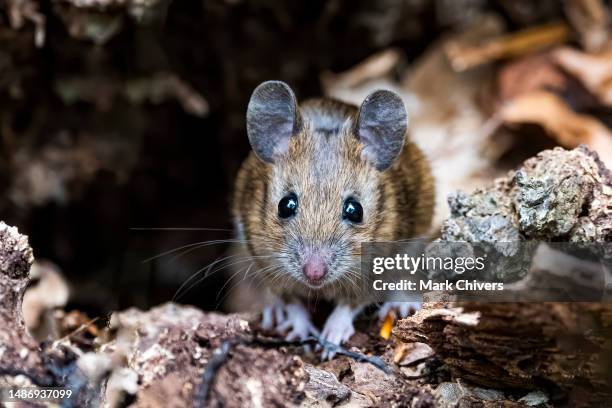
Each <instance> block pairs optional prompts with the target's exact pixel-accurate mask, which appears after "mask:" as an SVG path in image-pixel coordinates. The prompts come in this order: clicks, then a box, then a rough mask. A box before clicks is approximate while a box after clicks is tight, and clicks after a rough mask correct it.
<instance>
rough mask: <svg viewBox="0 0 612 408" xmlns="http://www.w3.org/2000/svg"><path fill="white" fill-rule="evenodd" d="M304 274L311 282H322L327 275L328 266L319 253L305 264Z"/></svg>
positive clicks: (312, 255) (311, 256)
mask: <svg viewBox="0 0 612 408" xmlns="http://www.w3.org/2000/svg"><path fill="white" fill-rule="evenodd" d="M302 272H303V273H304V276H306V279H308V280H309V281H310V282H313V283H317V282H320V281H321V280H322V279H323V278H324V277H325V275H327V264H326V262H325V259H324V258H323V256H322V255H321V254H319V253H314V254H311V255H310V256H309V257H308V258H307V259H306V261H305V262H304V267H303V268H302Z"/></svg>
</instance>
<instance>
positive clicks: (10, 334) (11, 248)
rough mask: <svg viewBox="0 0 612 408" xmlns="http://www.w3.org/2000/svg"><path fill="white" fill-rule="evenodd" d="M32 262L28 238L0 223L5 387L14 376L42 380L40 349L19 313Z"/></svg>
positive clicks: (0, 363)
mask: <svg viewBox="0 0 612 408" xmlns="http://www.w3.org/2000/svg"><path fill="white" fill-rule="evenodd" d="M33 262H34V255H33V253H32V248H30V246H29V244H28V237H27V236H25V235H21V234H20V233H19V231H17V228H15V227H10V226H8V225H6V224H5V223H4V222H2V221H0V299H2V307H0V327H2V330H0V378H2V376H8V377H7V378H5V379H6V380H7V381H8V383H9V385H10V384H11V379H12V378H14V376H16V375H18V374H24V373H27V376H30V377H38V378H42V377H43V376H45V372H44V371H45V370H44V369H43V363H42V359H41V354H40V348H39V347H38V343H37V342H36V341H35V340H34V339H33V338H32V337H30V335H29V334H28V333H27V331H26V327H25V324H24V321H23V313H22V309H21V302H22V300H23V295H24V292H25V289H26V286H27V284H28V281H29V271H30V266H31V265H32V263H33Z"/></svg>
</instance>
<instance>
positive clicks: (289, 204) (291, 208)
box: [278, 193, 298, 218]
mask: <svg viewBox="0 0 612 408" xmlns="http://www.w3.org/2000/svg"><path fill="white" fill-rule="evenodd" d="M297 209H298V199H297V196H296V195H295V193H289V194H287V195H286V196H284V197H283V198H282V199H281V200H280V201H279V202H278V216H279V217H281V218H289V217H293V216H294V215H295V213H296V212H297Z"/></svg>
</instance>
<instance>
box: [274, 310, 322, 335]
mask: <svg viewBox="0 0 612 408" xmlns="http://www.w3.org/2000/svg"><path fill="white" fill-rule="evenodd" d="M276 332H277V333H279V334H281V335H283V334H285V340H287V341H297V340H304V339H306V338H307V337H309V336H311V335H316V336H318V335H319V331H318V330H317V328H316V327H314V325H313V324H312V322H311V321H310V314H309V313H308V310H306V308H305V307H304V306H302V305H301V304H299V303H290V304H288V305H286V306H285V320H284V321H283V322H282V323H280V324H279V325H277V326H276Z"/></svg>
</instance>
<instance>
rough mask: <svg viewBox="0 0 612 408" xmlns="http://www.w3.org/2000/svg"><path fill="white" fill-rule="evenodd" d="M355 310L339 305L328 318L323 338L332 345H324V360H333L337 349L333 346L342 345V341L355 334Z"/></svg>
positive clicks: (322, 333) (322, 334)
mask: <svg viewBox="0 0 612 408" xmlns="http://www.w3.org/2000/svg"><path fill="white" fill-rule="evenodd" d="M354 317H355V310H353V309H351V308H349V307H348V306H338V307H337V308H336V309H334V311H333V312H332V314H331V315H329V317H328V318H327V321H326V322H325V326H324V327H323V331H322V332H321V338H322V339H323V340H325V342H327V343H330V344H331V345H332V347H323V354H322V356H321V358H322V359H323V360H331V359H332V358H334V356H335V355H336V349H335V347H333V346H340V345H341V344H342V343H344V342H345V341H347V340H348V339H350V338H351V336H352V335H353V334H355V327H354V326H353V318H354Z"/></svg>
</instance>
